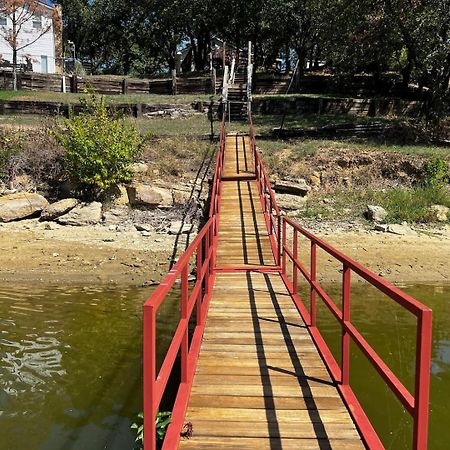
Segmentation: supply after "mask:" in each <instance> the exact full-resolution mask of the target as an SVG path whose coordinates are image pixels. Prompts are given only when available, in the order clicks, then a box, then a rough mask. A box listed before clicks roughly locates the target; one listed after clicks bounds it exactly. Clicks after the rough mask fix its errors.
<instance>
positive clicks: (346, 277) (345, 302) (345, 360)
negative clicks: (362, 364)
mask: <svg viewBox="0 0 450 450" xmlns="http://www.w3.org/2000/svg"><path fill="white" fill-rule="evenodd" d="M343 269H344V271H343V273H342V361H341V382H342V384H343V385H344V386H348V385H349V384H350V335H349V334H348V332H347V330H346V327H345V325H346V322H350V277H351V273H352V272H351V270H350V268H349V267H347V266H346V265H345V264H344V267H343Z"/></svg>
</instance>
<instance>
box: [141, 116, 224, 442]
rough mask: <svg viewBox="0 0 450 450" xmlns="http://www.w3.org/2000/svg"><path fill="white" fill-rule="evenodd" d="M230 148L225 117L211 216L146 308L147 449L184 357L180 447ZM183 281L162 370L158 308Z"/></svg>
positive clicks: (177, 411)
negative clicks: (192, 280) (226, 151)
mask: <svg viewBox="0 0 450 450" xmlns="http://www.w3.org/2000/svg"><path fill="white" fill-rule="evenodd" d="M224 149H225V114H224V119H223V120H222V125H221V131H220V143H219V151H218V153H217V160H216V170H215V174H214V181H213V186H212V193H211V205H210V217H209V220H208V222H207V223H206V224H205V225H204V226H203V228H202V229H201V231H200V232H199V234H198V235H197V237H196V238H195V240H194V241H193V242H192V244H191V245H190V246H189V247H188V249H187V250H186V251H185V252H184V253H183V255H182V256H181V257H180V259H179V260H178V262H177V263H176V264H175V265H174V266H173V267H172V269H171V270H170V272H169V273H168V274H167V275H166V276H165V278H164V279H163V280H162V282H161V283H160V285H159V286H158V287H157V288H156V290H155V291H154V292H153V294H152V295H151V296H150V298H149V299H148V300H147V301H146V302H145V304H144V307H143V335H144V336H143V365H144V367H143V372H144V383H143V384H144V448H145V450H155V449H156V448H157V447H156V446H157V441H156V423H155V422H156V417H157V413H158V409H159V406H160V403H161V400H162V398H163V395H164V392H165V390H166V387H167V384H168V382H169V377H170V376H171V374H172V372H173V370H174V366H175V362H176V361H177V358H178V356H179V355H180V362H181V373H180V384H179V387H178V392H177V396H176V399H175V403H174V406H173V408H172V421H171V423H170V425H169V427H168V429H167V433H166V436H165V439H164V443H163V447H162V448H163V449H168V450H173V449H175V448H177V445H178V441H179V439H180V432H181V430H182V427H183V422H184V417H185V414H186V408H187V403H188V399H189V395H190V391H191V387H192V381H193V378H194V372H195V367H196V362H197V359H198V354H199V352H200V346H201V339H202V335H203V331H204V326H205V319H206V314H207V311H208V305H209V300H210V297H211V289H212V286H213V283H214V265H215V257H216V248H217V232H218V217H219V211H220V196H221V183H220V181H221V175H222V168H223V157H224V155H223V154H224ZM193 259H194V261H195V264H196V282H195V285H194V287H193V288H192V291H191V293H189V281H188V277H189V272H190V264H191V261H192V260H193ZM179 280H180V281H181V283H180V285H179V286H180V289H181V305H180V320H179V322H178V325H177V328H176V330H175V333H174V336H173V339H172V342H171V343H170V346H169V349H168V350H167V353H166V356H165V358H164V360H163V362H162V365H161V367H160V369H159V371H158V372H157V366H156V321H157V313H158V309H159V308H160V306H161V305H162V303H163V302H164V300H165V299H166V298H167V295H168V294H169V292H170V291H171V290H172V289H173V288H174V287H175V285H176V284H177V281H179ZM194 308H195V310H196V322H195V329H194V332H193V334H192V338H191V340H190V342H189V334H188V333H189V321H190V320H191V317H192V315H193V312H194Z"/></svg>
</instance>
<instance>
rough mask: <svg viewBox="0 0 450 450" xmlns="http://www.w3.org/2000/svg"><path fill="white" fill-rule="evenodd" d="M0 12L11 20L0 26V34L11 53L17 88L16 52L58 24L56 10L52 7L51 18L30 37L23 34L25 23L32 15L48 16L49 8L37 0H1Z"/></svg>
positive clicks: (14, 81)
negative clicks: (5, 25)
mask: <svg viewBox="0 0 450 450" xmlns="http://www.w3.org/2000/svg"><path fill="white" fill-rule="evenodd" d="M0 13H1V14H3V15H5V16H7V17H8V18H9V19H10V20H11V24H12V26H11V27H10V28H9V27H2V28H0V34H1V36H2V37H3V38H4V39H5V41H6V42H7V43H8V45H9V46H10V47H11V49H12V53H13V86H14V90H15V91H16V90H17V53H18V52H19V51H21V50H23V49H24V48H26V47H29V46H30V45H32V44H34V43H35V42H36V41H38V40H39V39H40V38H41V37H42V36H43V35H44V34H46V33H48V32H49V31H50V30H51V29H52V27H55V26H60V20H61V18H60V17H59V14H58V11H57V10H56V9H53V12H52V14H51V15H52V17H51V20H49V21H47V23H46V24H45V25H44V26H43V27H42V28H41V29H40V30H38V31H37V33H36V34H34V35H33V36H32V37H31V38H29V39H27V38H26V37H25V36H24V34H25V33H24V30H23V29H24V26H25V24H26V23H27V22H28V21H30V20H32V19H33V17H40V16H44V17H48V15H49V9H48V8H47V7H45V6H44V5H43V4H42V3H41V2H40V1H39V0H1V2H0Z"/></svg>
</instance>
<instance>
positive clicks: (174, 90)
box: [172, 69, 178, 95]
mask: <svg viewBox="0 0 450 450" xmlns="http://www.w3.org/2000/svg"><path fill="white" fill-rule="evenodd" d="M177 88H178V86H177V71H176V69H174V70H172V95H177V93H178V92H177Z"/></svg>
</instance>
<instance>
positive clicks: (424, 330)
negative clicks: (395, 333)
mask: <svg viewBox="0 0 450 450" xmlns="http://www.w3.org/2000/svg"><path fill="white" fill-rule="evenodd" d="M431 322H432V312H431V310H427V311H423V312H422V314H421V315H419V316H418V318H417V344H416V385H415V392H414V393H415V396H414V398H415V405H414V431H413V449H414V450H426V449H427V447H428V414H429V412H428V408H429V405H428V402H429V398H430V364H431V342H432V341H431V339H432V334H431Z"/></svg>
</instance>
